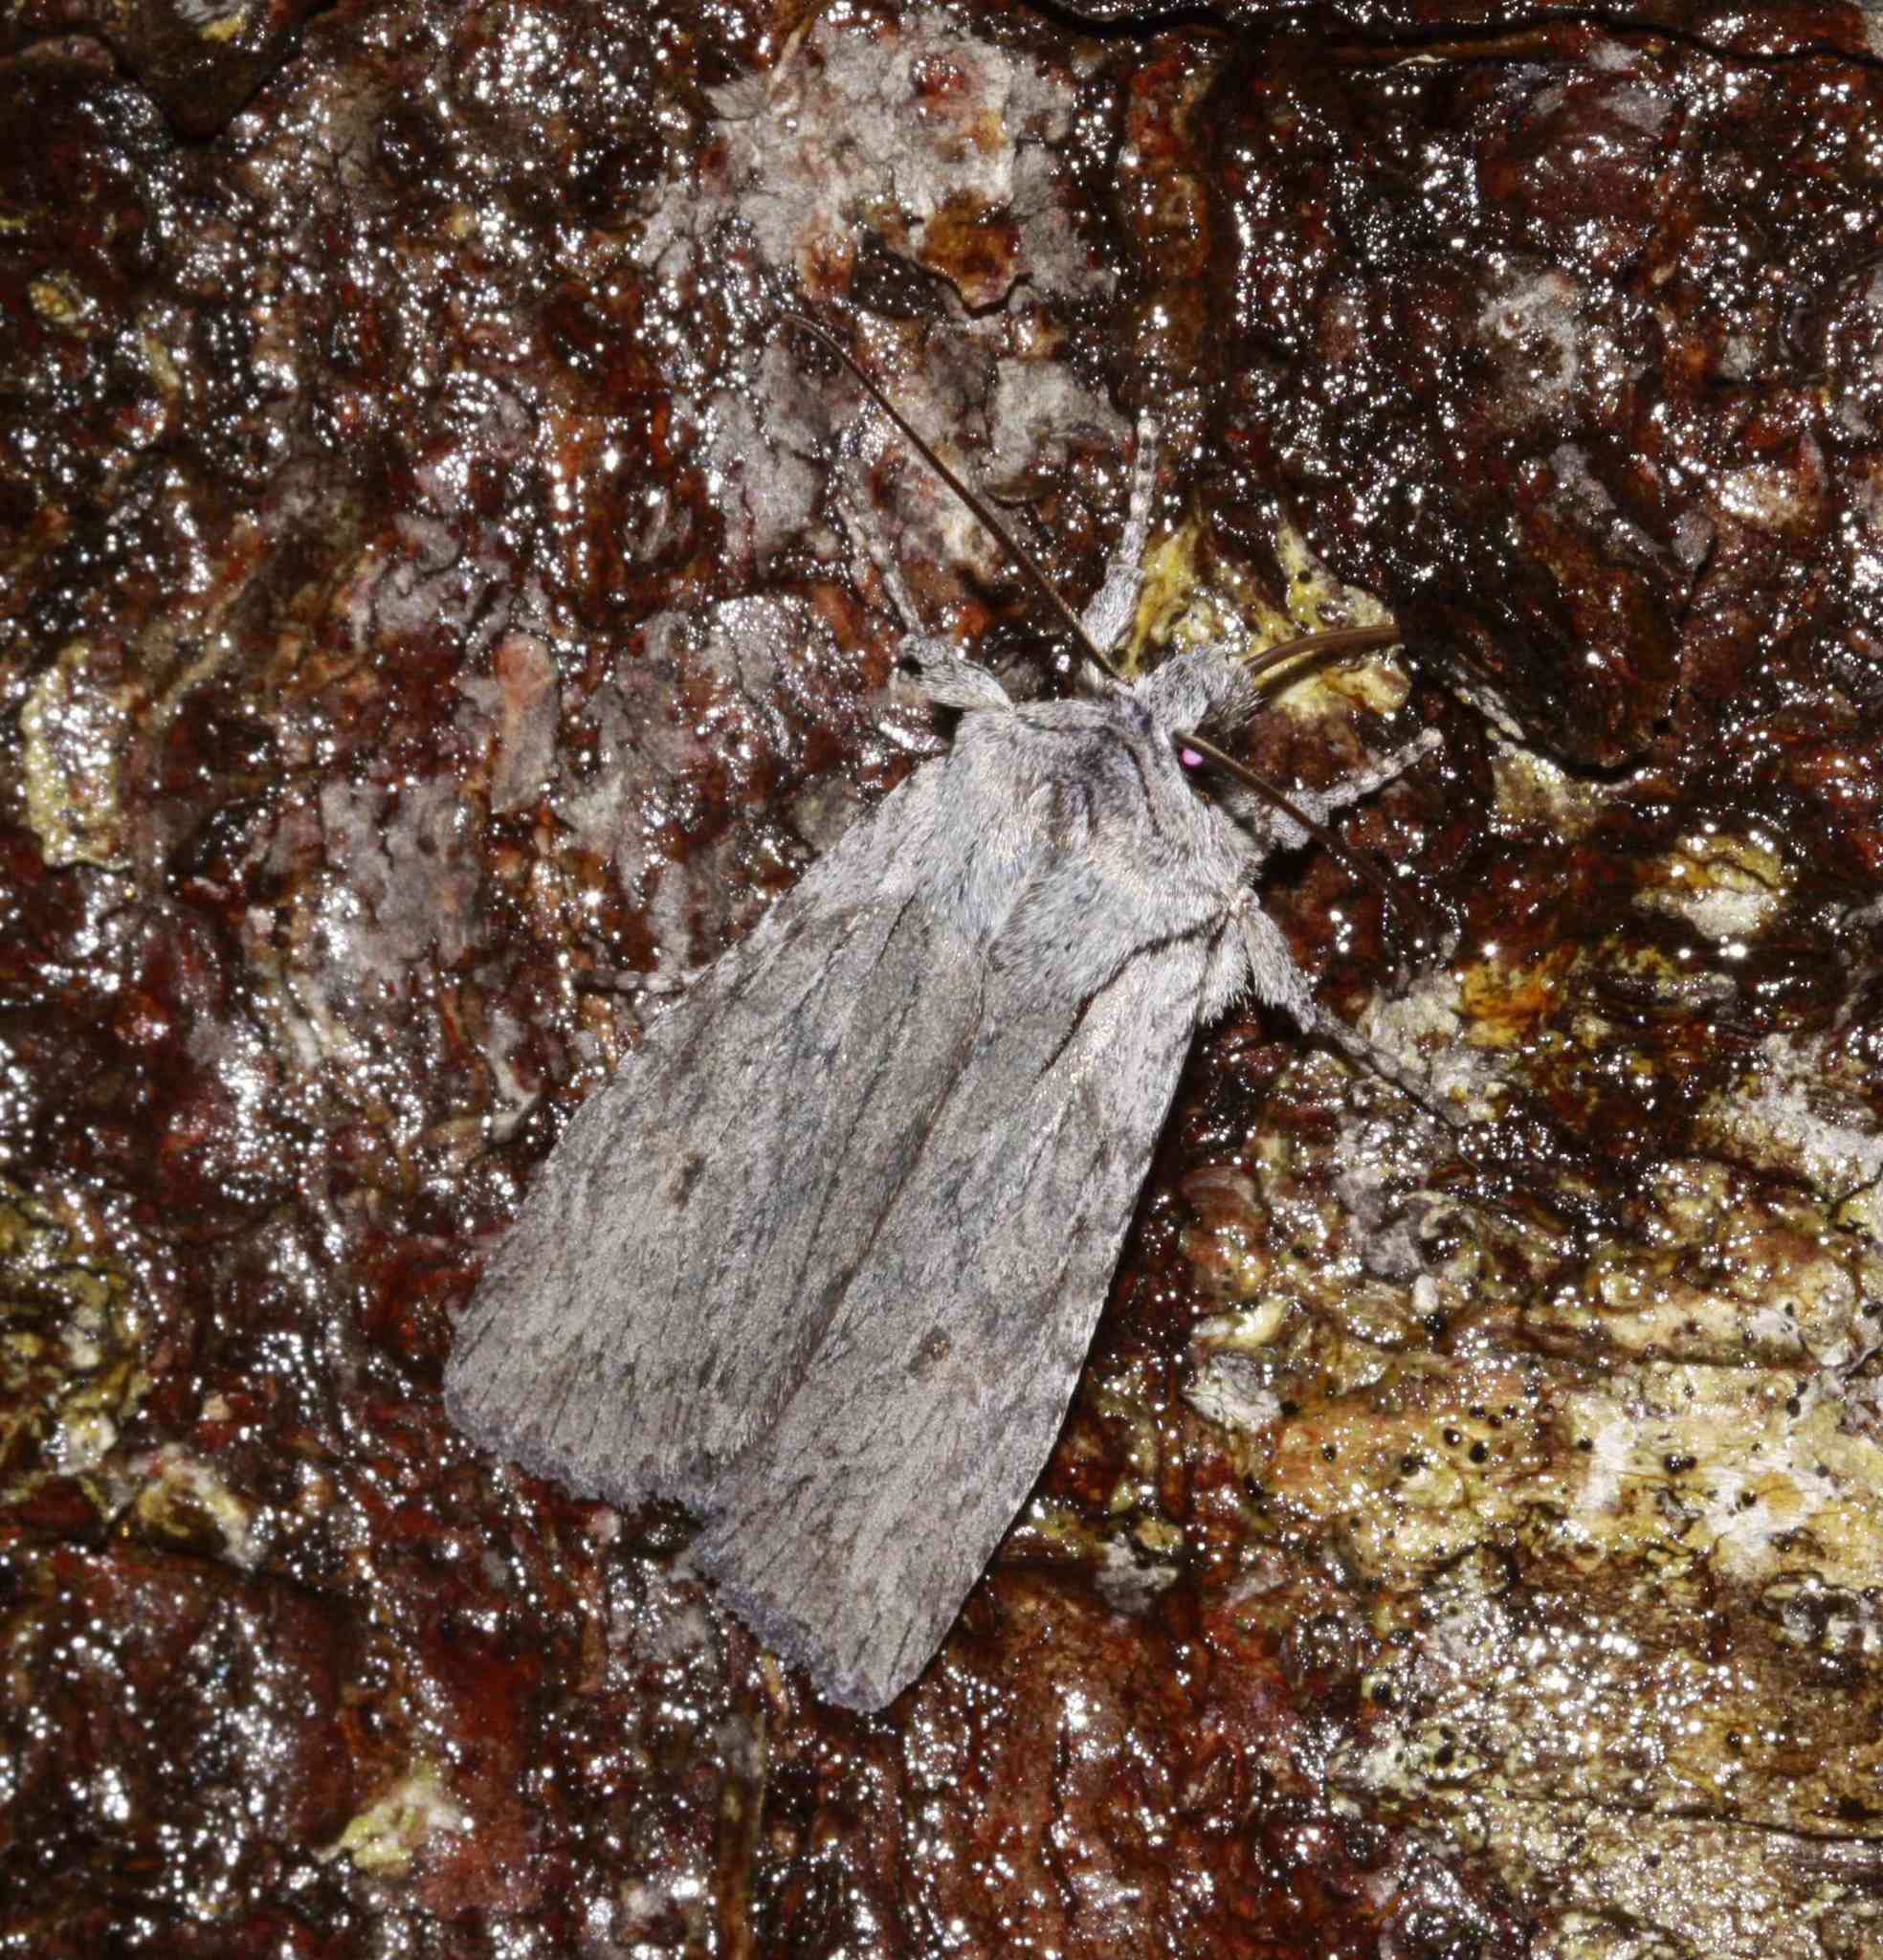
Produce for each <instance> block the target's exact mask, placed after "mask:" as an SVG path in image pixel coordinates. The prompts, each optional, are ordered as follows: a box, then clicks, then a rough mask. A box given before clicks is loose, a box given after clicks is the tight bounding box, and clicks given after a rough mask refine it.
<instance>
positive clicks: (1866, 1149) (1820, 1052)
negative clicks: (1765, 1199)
mask: <svg viewBox="0 0 1883 1960" xmlns="http://www.w3.org/2000/svg"><path fill="white" fill-rule="evenodd" d="M1874 1093H1875V1085H1874V1081H1873V1080H1872V1077H1871V1075H1870V1072H1869V1071H1868V1069H1867V1068H1866V1067H1865V1065H1864V1063H1863V1060H1862V1058H1861V1057H1860V1056H1857V1055H1854V1054H1852V1053H1851V1052H1850V1050H1849V1049H1848V1048H1846V1047H1843V1046H1841V1045H1836V1044H1833V1043H1831V1042H1829V1041H1827V1040H1825V1039H1823V1038H1810V1037H1799V1036H1792V1035H1784V1034H1780V1035H1772V1036H1767V1037H1766V1039H1765V1040H1764V1041H1763V1042H1762V1043H1761V1045H1760V1048H1759V1050H1758V1051H1757V1053H1756V1054H1755V1055H1754V1056H1753V1057H1752V1058H1751V1060H1750V1064H1749V1066H1748V1067H1747V1069H1746V1071H1745V1073H1744V1075H1743V1076H1742V1077H1741V1078H1740V1079H1739V1081H1737V1082H1735V1083H1734V1084H1732V1085H1731V1086H1730V1087H1729V1088H1728V1089H1726V1090H1724V1091H1722V1092H1721V1093H1720V1094H1719V1095H1718V1096H1717V1097H1716V1098H1715V1099H1714V1100H1713V1101H1712V1102H1711V1103H1709V1105H1708V1106H1707V1108H1706V1109H1705V1110H1703V1111H1702V1113H1701V1118H1700V1130H1701V1134H1702V1136H1703V1137H1704V1138H1705V1139H1706V1141H1707V1142H1708V1143H1709V1144H1711V1145H1713V1146H1714V1147H1716V1148H1718V1149H1721V1150H1723V1151H1730V1152H1731V1153H1732V1154H1733V1155H1734V1156H1735V1157H1738V1158H1740V1159H1741V1160H1744V1161H1747V1162H1750V1163H1754V1164H1757V1165H1759V1166H1760V1167H1761V1169H1768V1170H1771V1171H1774V1172H1776V1173H1778V1174H1779V1175H1782V1176H1789V1177H1795V1178H1798V1179H1800V1180H1801V1181H1803V1182H1804V1183H1805V1185H1806V1186H1807V1187H1808V1188H1809V1189H1810V1190H1811V1191H1813V1192H1816V1193H1817V1194H1818V1195H1819V1197H1820V1198H1821V1199H1823V1200H1824V1201H1825V1202H1826V1203H1827V1204H1828V1205H1829V1206H1830V1207H1831V1208H1832V1215H1833V1217H1834V1220H1835V1222H1836V1223H1837V1224H1838V1225H1840V1226H1845V1227H1848V1228H1850V1229H1851V1230H1853V1231H1857V1232H1861V1233H1862V1234H1863V1235H1864V1236H1865V1237H1867V1238H1868V1239H1869V1240H1870V1241H1871V1242H1872V1244H1883V1198H1879V1192H1883V1132H1879V1130H1878V1127H1877V1124H1876V1118H1875V1114H1874V1108H1873V1097H1874Z"/></svg>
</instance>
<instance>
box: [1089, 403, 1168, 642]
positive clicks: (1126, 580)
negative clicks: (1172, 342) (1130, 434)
mask: <svg viewBox="0 0 1883 1960" xmlns="http://www.w3.org/2000/svg"><path fill="white" fill-rule="evenodd" d="M1157 465H1158V425H1157V423H1156V421H1155V420H1154V419H1153V418H1152V417H1151V416H1149V415H1140V416H1139V418H1138V457H1137V460H1136V461H1135V462H1134V463H1133V464H1132V466H1131V502H1130V505H1129V507H1128V508H1127V509H1126V511H1125V516H1124V532H1123V535H1122V536H1121V537H1120V538H1119V543H1118V549H1117V550H1116V551H1114V552H1113V553H1112V557H1111V562H1110V564H1108V565H1107V566H1106V568H1105V577H1104V582H1103V583H1102V584H1101V585H1100V586H1099V588H1098V590H1097V592H1096V593H1095V594H1094V595H1093V597H1092V600H1091V602H1090V603H1089V604H1088V605H1087V607H1086V609H1085V611H1084V612H1082V613H1080V614H1079V624H1080V625H1081V626H1083V627H1084V628H1085V635H1086V637H1087V638H1088V639H1089V640H1090V641H1091V642H1092V644H1093V645H1094V646H1096V647H1097V649H1098V650H1099V652H1100V653H1110V652H1111V650H1112V649H1113V648H1114V647H1115V646H1117V645H1118V643H1119V641H1120V640H1121V639H1122V638H1123V637H1124V632H1125V628H1126V627H1128V626H1129V625H1130V624H1131V615H1132V614H1133V613H1134V612H1137V610H1138V594H1139V591H1140V590H1141V588H1142V586H1143V583H1144V547H1145V546H1146V545H1147V544H1148V543H1149V541H1150V535H1151V496H1152V493H1153V492H1154V491H1155V490H1156V488H1157Z"/></svg>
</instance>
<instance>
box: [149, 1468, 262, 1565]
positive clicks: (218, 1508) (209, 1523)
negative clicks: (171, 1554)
mask: <svg viewBox="0 0 1883 1960" xmlns="http://www.w3.org/2000/svg"><path fill="white" fill-rule="evenodd" d="M143 1468H144V1471H145V1475H146V1479H147V1481H145V1482H144V1487H143V1488H142V1489H141V1490H140V1491H139V1492H138V1494H137V1497H136V1499H135V1501H134V1502H133V1503H132V1504H131V1508H130V1513H129V1515H130V1519H131V1522H132V1523H133V1524H134V1525H135V1526H136V1527H137V1530H138V1533H139V1535H140V1536H141V1537H143V1538H144V1539H145V1540H147V1541H148V1542H149V1543H151V1544H153V1545H167V1546H172V1547H174V1548H177V1549H179V1550H187V1551H190V1552H194V1553H196V1554H198V1555H199V1556H203V1557H210V1558H222V1559H227V1560H228V1561H229V1563H230V1564H231V1565H234V1566H239V1567H240V1568H241V1569H242V1570H245V1571H247V1570H253V1569H254V1568H255V1565H256V1564H257V1563H258V1562H259V1560H260V1557H261V1554H262V1552H263V1550H264V1549H265V1547H266V1533H265V1532H258V1531H257V1528H256V1526H257V1524H258V1522H259V1520H260V1518H261V1517H262V1516H263V1515H264V1514H263V1513H261V1512H260V1511H259V1510H258V1509H257V1507H256V1506H255V1504H254V1503H252V1502H251V1501H250V1500H249V1499H247V1498H245V1497H243V1496H241V1495H240V1494H238V1493H237V1492H235V1491H233V1490H232V1489H231V1488H230V1487H229V1485H228V1484H227V1483H225V1482H224V1481H223V1480H222V1478H221V1477H220V1476H219V1475H218V1474H217V1472H216V1468H215V1465H214V1464H213V1463H211V1462H209V1461H206V1460H205V1459H203V1458H201V1457H198V1456H195V1455H193V1454H192V1453H191V1452H189V1451H188V1450H184V1449H178V1448H171V1449H166V1450H161V1451H159V1452H157V1453H156V1454H155V1455H154V1456H152V1457H150V1458H148V1459H145V1460H144V1465H143Z"/></svg>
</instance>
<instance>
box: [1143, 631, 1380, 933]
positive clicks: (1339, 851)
mask: <svg viewBox="0 0 1883 1960" xmlns="http://www.w3.org/2000/svg"><path fill="white" fill-rule="evenodd" d="M1310 637H1318V635H1310ZM1177 740H1178V741H1179V742H1181V743H1183V744H1184V745H1185V746H1186V747H1189V748H1194V749H1195V750H1196V752H1197V753H1198V754H1199V755H1202V756H1207V758H1208V759H1209V761H1210V762H1212V763H1213V764H1214V765H1215V766H1216V767H1217V768H1219V769H1221V770H1223V772H1224V773H1225V774H1226V775H1231V776H1233V777H1234V778H1235V779H1236V781H1237V782H1238V783H1240V784H1241V785H1242V786H1243V788H1244V789H1246V790H1253V791H1254V792H1255V793H1256V795H1258V796H1260V797H1262V798H1263V799H1264V800H1265V801H1267V802H1269V803H1271V804H1273V805H1274V808H1275V809H1277V810H1278V811H1280V812H1281V813H1282V814H1283V815H1284V816H1286V817H1290V818H1292V819H1293V820H1294V821H1295V822H1296V823H1298V824H1299V825H1300V826H1301V828H1302V829H1303V830H1304V831H1306V832H1307V834H1308V835H1309V836H1311V837H1312V838H1313V839H1314V840H1315V842H1316V843H1318V844H1319V845H1321V846H1322V847H1323V848H1324V849H1326V850H1328V851H1331V852H1332V853H1333V854H1334V856H1335V857H1338V858H1339V859H1340V862H1341V863H1342V864H1344V865H1345V866H1346V867H1347V869H1348V870H1349V871H1351V872H1352V873H1353V874H1354V875H1355V876H1356V877H1357V878H1362V879H1364V880H1366V882H1367V883H1368V884H1370V885H1371V886H1372V887H1373V889H1374V890H1375V891H1376V892H1378V893H1379V894H1380V896H1381V898H1382V899H1384V900H1385V902H1386V904H1387V906H1388V907H1390V906H1391V905H1392V903H1393V895H1392V887H1391V885H1389V884H1388V883H1387V882H1386V876H1385V872H1383V871H1382V870H1381V869H1380V868H1379V866H1378V865H1377V864H1369V863H1368V862H1367V861H1366V859H1365V858H1364V857H1362V856H1361V855H1360V853H1359V852H1358V851H1350V850H1348V849H1347V847H1346V845H1345V844H1344V843H1343V842H1342V841H1341V839H1340V836H1339V835H1338V834H1337V833H1336V832H1334V831H1332V830H1330V829H1329V828H1328V826H1327V825H1326V824H1324V823H1317V822H1316V821H1315V820H1314V818H1313V817H1311V816H1310V815H1309V814H1308V813H1307V812H1306V811H1305V810H1303V809H1302V808H1301V806H1300V805H1299V804H1298V803H1296V801H1295V799H1294V798H1293V797H1292V796H1291V795H1289V793H1288V791H1286V790H1284V789H1282V788H1280V787H1279V786H1278V785H1277V784H1274V783H1272V782H1270V781H1269V779H1268V778H1267V777H1266V776H1258V775H1257V774H1256V773H1255V771H1254V770H1253V769H1252V768H1249V767H1248V765H1247V764H1246V763H1239V762H1237V761H1236V759H1235V758H1234V756H1232V755H1229V754H1227V753H1225V751H1224V750H1222V749H1220V748H1218V747H1217V746H1216V745H1215V744H1214V743H1213V742H1210V741H1208V740H1207V739H1206V738H1205V737H1204V736H1202V735H1187V734H1181V733H1180V734H1179V735H1178V737H1177Z"/></svg>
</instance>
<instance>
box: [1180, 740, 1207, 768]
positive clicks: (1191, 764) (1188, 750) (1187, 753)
mask: <svg viewBox="0 0 1883 1960" xmlns="http://www.w3.org/2000/svg"><path fill="white" fill-rule="evenodd" d="M1204 760H1205V758H1204V757H1203V756H1202V755H1201V754H1199V753H1198V752H1197V750H1196V749H1194V748H1192V747H1190V746H1189V745H1188V744H1187V743H1184V742H1180V743H1178V745H1177V766H1178V768H1181V769H1183V770H1185V772H1186V773H1188V772H1190V771H1192V770H1195V769H1200V768H1203V766H1204Z"/></svg>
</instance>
